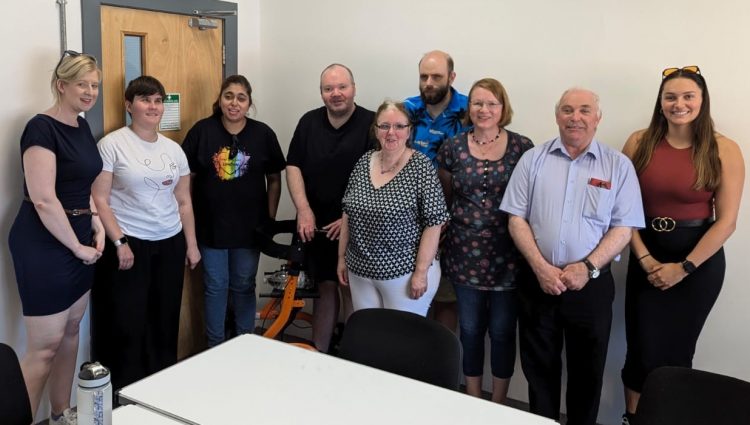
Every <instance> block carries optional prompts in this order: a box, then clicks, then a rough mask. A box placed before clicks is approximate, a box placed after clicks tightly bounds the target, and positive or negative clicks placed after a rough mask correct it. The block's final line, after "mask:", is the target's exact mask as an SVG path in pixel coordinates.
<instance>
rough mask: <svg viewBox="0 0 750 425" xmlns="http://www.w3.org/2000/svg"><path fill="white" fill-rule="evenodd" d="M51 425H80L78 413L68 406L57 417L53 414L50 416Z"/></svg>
mask: <svg viewBox="0 0 750 425" xmlns="http://www.w3.org/2000/svg"><path fill="white" fill-rule="evenodd" d="M49 425H78V413H76V412H75V410H73V409H71V408H67V409H65V410H63V414H62V415H61V416H60V417H59V418H57V419H52V416H50V417H49Z"/></svg>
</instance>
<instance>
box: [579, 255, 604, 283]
mask: <svg viewBox="0 0 750 425" xmlns="http://www.w3.org/2000/svg"><path fill="white" fill-rule="evenodd" d="M583 264H585V265H586V268H588V269H589V279H596V278H597V277H599V275H600V274H601V270H599V269H597V268H596V266H595V265H593V264H592V263H591V261H589V259H588V258H584V259H583Z"/></svg>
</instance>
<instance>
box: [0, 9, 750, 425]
mask: <svg viewBox="0 0 750 425" xmlns="http://www.w3.org/2000/svg"><path fill="white" fill-rule="evenodd" d="M717 3H718V2H717ZM238 9H239V70H240V72H241V73H243V74H245V75H246V76H248V78H249V79H250V81H251V83H252V84H253V87H254V90H255V92H254V95H255V102H256V107H257V118H258V119H260V120H262V121H265V122H267V123H268V124H270V125H271V127H272V128H274V129H275V130H276V132H277V134H278V136H279V140H280V141H281V143H282V145H283V146H284V149H285V150H286V146H287V145H288V141H289V139H290V138H291V135H292V132H293V130H294V126H295V125H296V122H297V120H298V119H299V117H300V116H301V115H302V114H303V113H304V112H305V111H307V110H309V109H311V108H315V107H318V106H320V105H321V101H320V97H319V93H318V77H319V74H320V71H321V70H322V68H323V67H325V66H326V65H328V64H329V63H331V62H342V63H344V64H347V65H349V66H350V67H351V68H352V69H353V71H354V74H355V77H356V82H357V89H358V96H357V100H358V103H360V104H361V105H363V106H365V107H368V108H371V109H374V108H375V107H377V105H378V104H379V103H380V102H381V101H382V100H383V98H385V97H391V98H395V99H400V98H403V97H406V96H410V95H413V94H416V93H417V61H418V60H419V58H420V56H421V55H422V53H424V52H426V51H428V50H431V49H436V48H439V49H443V50H446V51H448V52H450V53H451V54H452V55H453V57H454V59H455V61H456V72H457V74H458V76H457V80H456V84H455V86H456V88H458V89H459V90H461V91H464V92H465V91H466V90H467V89H468V88H469V87H470V86H471V84H472V82H473V81H475V80H477V79H479V78H481V77H485V76H491V77H495V78H497V79H499V80H500V81H502V82H503V84H504V85H505V86H506V88H507V89H508V91H509V93H510V97H511V102H512V104H513V108H514V109H515V111H516V115H515V118H514V120H513V124H512V125H511V126H510V128H511V129H513V130H515V131H518V132H520V133H522V134H525V135H527V136H529V137H531V138H532V140H534V141H535V142H536V143H542V142H544V141H545V140H547V139H549V138H551V137H553V136H554V135H555V134H556V127H555V124H554V117H553V105H554V103H555V101H556V100H557V98H558V96H559V94H560V93H561V92H562V91H563V90H564V89H565V88H567V87H569V86H572V85H584V86H588V87H590V88H592V89H594V90H596V91H598V92H599V93H600V95H601V97H602V105H603V109H604V118H603V120H602V123H601V125H600V129H599V134H598V136H599V138H600V139H601V140H603V141H605V142H606V143H608V144H610V145H612V146H614V147H616V148H620V147H621V146H622V144H623V142H624V140H625V138H626V137H627V136H628V135H629V134H630V132H632V131H633V130H635V129H637V128H641V127H644V126H645V125H646V124H647V121H648V118H649V111H650V110H651V108H652V105H653V102H654V99H655V97H656V91H657V89H658V85H659V82H660V71H661V69H662V68H665V67H667V66H682V65H693V64H697V65H700V67H701V69H702V70H703V73H704V75H705V76H706V78H707V80H708V84H709V88H710V90H711V94H712V97H713V99H712V100H713V116H714V118H715V120H716V124H717V127H718V128H719V130H720V131H722V132H723V133H725V134H727V135H728V136H729V137H731V138H733V139H735V140H737V141H738V142H739V143H740V145H741V147H742V148H743V150H744V152H745V162H746V167H747V166H748V165H747V164H748V163H750V161H749V159H750V122H748V121H747V120H746V119H744V115H746V113H745V111H744V109H745V105H744V101H745V100H746V99H747V98H748V95H750V88H748V84H747V82H746V78H744V74H746V72H745V71H746V70H747V69H750V66H749V65H750V56H748V55H747V54H746V53H745V50H746V49H745V44H746V42H747V40H750V28H749V27H748V26H747V25H746V21H747V19H748V18H750V4H748V3H747V2H745V1H742V0H726V1H724V2H721V3H720V4H713V5H710V6H709V4H708V3H707V2H703V1H699V0H685V1H683V2H680V3H679V4H678V5H676V4H674V3H663V4H662V3H659V2H651V1H647V0H631V1H629V2H623V1H617V0H567V1H561V2H546V1H539V0H536V1H534V0H531V1H510V0H506V1H489V0H484V1H483V0H464V1H462V2H455V1H447V0H432V1H429V2H427V1H415V2H404V1H396V0H381V1H379V2H368V3H365V2H350V1H336V0H317V1H315V2H310V1H305V0H286V1H278V0H276V1H274V0H265V1H261V0H239V1H238ZM30 11H33V13H30ZM5 12H6V15H7V16H13V20H12V24H11V25H7V26H4V27H3V28H2V29H0V31H1V32H0V34H2V35H3V38H2V39H3V40H7V41H6V43H7V44H8V45H7V50H6V51H7V52H8V53H6V55H5V61H4V63H3V66H2V67H0V76H2V81H3V92H4V95H5V96H4V99H5V101H4V102H3V103H2V104H0V140H1V142H0V164H2V168H1V169H2V170H3V171H2V174H0V176H1V177H0V199H2V200H3V202H2V203H0V237H2V244H0V317H2V320H1V321H0V341H3V342H7V343H9V344H11V345H12V346H13V347H14V348H15V349H16V351H17V352H18V353H19V354H22V353H23V351H24V350H25V348H24V344H25V336H24V328H23V323H22V318H21V311H20V303H19V300H18V292H17V290H16V285H15V279H14V275H13V267H12V263H11V260H10V254H9V252H8V249H7V243H6V242H5V241H6V240H7V233H8V230H9V228H10V226H11V224H12V221H13V218H14V217H15V213H16V211H17V208H18V205H19V203H20V202H21V167H20V157H19V151H18V140H19V138H20V135H21V132H22V130H23V126H24V125H25V123H26V121H27V120H28V119H29V118H30V117H31V116H32V115H33V114H35V113H37V112H39V111H41V110H43V109H45V108H46V107H48V106H49V104H50V103H51V99H52V98H51V95H50V94H49V89H48V81H49V76H50V73H51V71H52V69H53V68H54V66H55V64H56V62H57V60H58V58H59V38H58V15H57V6H56V4H55V1H54V0H27V1H25V2H22V3H19V2H8V3H7V4H6V5H5ZM67 16H68V45H69V47H70V48H72V49H78V48H80V46H81V32H80V2H79V1H77V0H69V1H68V14H67ZM19 35H22V36H19ZM11 40H12V41H11ZM11 43H12V44H11ZM748 168H750V167H748ZM747 186H748V185H746V188H745V197H746V198H747V196H748V192H749V191H750V189H748V187H747ZM747 202H748V201H747V199H746V202H745V203H744V205H745V206H743V209H742V210H741V211H740V215H741V217H740V222H739V226H738V229H737V232H736V233H735V235H734V236H733V237H732V239H731V240H730V241H729V242H728V243H727V245H726V247H727V262H728V269H727V278H726V280H725V286H724V290H723V292H722V294H721V296H720V298H719V301H718V303H717V305H716V307H715V308H714V311H713V313H712V314H711V316H710V317H709V320H708V323H707V324H706V328H705V330H704V332H703V335H702V337H701V340H700V342H699V347H698V352H697V354H696V357H695V366H696V367H697V368H701V369H707V370H712V371H716V372H720V373H725V374H729V375H733V376H737V377H739V378H742V379H745V380H750V364H748V362H747V361H745V360H744V359H747V358H749V357H750V337H749V336H748V332H747V331H746V326H747V324H748V323H750V312H748V309H747V308H745V306H744V305H743V304H744V303H743V301H745V300H748V299H750V287H748V286H747V285H745V281H744V279H742V278H741V277H742V276H748V275H750V264H748V262H747V261H743V258H742V257H741V255H740V253H741V252H742V251H743V250H746V249H750V222H749V221H748V217H750V216H748V214H747V207H746V205H747ZM293 215H294V213H293V209H292V208H291V203H290V201H289V197H288V196H287V195H286V194H284V196H283V199H282V205H281V210H280V213H279V217H280V218H290V217H293ZM40 264H41V260H40ZM266 270H268V268H266ZM617 271H619V272H617ZM622 271H623V268H622V267H618V268H616V278H617V280H618V281H619V284H618V298H617V299H616V301H615V307H614V309H615V324H614V325H613V329H612V343H611V344H610V354H609V359H608V363H607V371H606V377H605V379H606V382H605V388H604V393H603V396H602V409H601V412H600V416H599V422H600V423H605V424H612V423H617V421H618V416H619V414H620V413H621V412H622V410H623V403H622V400H621V399H622V396H621V389H620V381H619V369H620V367H621V365H622V362H623V357H624V350H625V346H624V345H625V344H624V329H623V321H622V302H623V301H622V292H623V291H622V289H623V288H622V281H623V280H624V274H623V273H622ZM733 301H734V302H733ZM83 344H84V347H85V346H86V344H87V341H84V342H83ZM525 390H526V386H525V381H524V379H523V374H522V373H521V371H520V368H518V369H517V373H516V375H515V378H514V381H513V385H512V388H511V396H512V397H513V398H518V399H522V400H525V399H526V395H525ZM43 408H44V407H43Z"/></svg>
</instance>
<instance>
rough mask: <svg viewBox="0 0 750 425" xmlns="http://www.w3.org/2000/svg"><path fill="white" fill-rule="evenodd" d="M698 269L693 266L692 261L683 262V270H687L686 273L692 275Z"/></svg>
mask: <svg viewBox="0 0 750 425" xmlns="http://www.w3.org/2000/svg"><path fill="white" fill-rule="evenodd" d="M695 269H697V267H695V264H693V262H692V261H690V260H687V259H686V260H685V261H683V262H682V270H685V273H687V274H690V273H692V272H694V271H695Z"/></svg>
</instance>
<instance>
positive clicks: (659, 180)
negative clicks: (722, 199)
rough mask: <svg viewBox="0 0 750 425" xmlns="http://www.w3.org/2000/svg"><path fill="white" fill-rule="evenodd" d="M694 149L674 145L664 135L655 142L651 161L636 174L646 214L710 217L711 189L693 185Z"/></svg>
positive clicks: (683, 218) (675, 216)
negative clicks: (678, 147)
mask: <svg viewBox="0 0 750 425" xmlns="http://www.w3.org/2000/svg"><path fill="white" fill-rule="evenodd" d="M692 153H693V150H692V149H690V148H687V149H676V148H674V147H672V145H670V144H669V143H668V142H667V141H666V139H665V140H662V141H661V142H659V143H658V144H657V145H656V148H655V149H654V154H653V155H652V156H651V161H650V162H649V163H648V165H647V166H646V168H645V169H644V170H643V171H642V172H641V174H640V175H639V176H638V178H639V180H640V185H641V195H642V196H643V211H644V213H645V214H646V217H672V218H674V219H675V220H695V219H705V218H709V217H713V212H714V209H713V199H714V193H713V192H709V191H705V190H701V191H698V190H695V189H693V184H695V180H696V173H695V167H694V166H693V159H692Z"/></svg>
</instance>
